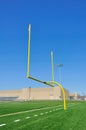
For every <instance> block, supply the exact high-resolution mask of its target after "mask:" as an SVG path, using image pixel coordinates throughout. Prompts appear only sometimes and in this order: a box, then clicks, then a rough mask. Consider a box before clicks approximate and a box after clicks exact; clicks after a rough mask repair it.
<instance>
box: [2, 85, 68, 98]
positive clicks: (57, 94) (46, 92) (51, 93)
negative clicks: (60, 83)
mask: <svg viewBox="0 0 86 130" xmlns="http://www.w3.org/2000/svg"><path fill="white" fill-rule="evenodd" d="M66 95H67V97H68V95H69V92H68V91H66ZM0 97H18V98H17V100H56V99H58V100H60V99H62V92H61V89H60V88H59V87H46V88H23V89H22V90H3V91H0Z"/></svg>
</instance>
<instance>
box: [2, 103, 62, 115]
mask: <svg viewBox="0 0 86 130" xmlns="http://www.w3.org/2000/svg"><path fill="white" fill-rule="evenodd" d="M60 106H63V105H58V106H53V107H44V108H38V109H33V110H27V111H21V112H15V113H9V114H4V115H0V117H4V116H12V115H17V114H22V113H27V112H33V111H39V110H44V109H49V108H55V107H60Z"/></svg>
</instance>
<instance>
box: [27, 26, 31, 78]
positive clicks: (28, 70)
mask: <svg viewBox="0 0 86 130" xmlns="http://www.w3.org/2000/svg"><path fill="white" fill-rule="evenodd" d="M30 36H31V24H29V26H28V63H27V77H29V76H30Z"/></svg>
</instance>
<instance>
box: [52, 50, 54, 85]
mask: <svg viewBox="0 0 86 130" xmlns="http://www.w3.org/2000/svg"><path fill="white" fill-rule="evenodd" d="M51 65H52V82H54V56H53V52H52V51H51ZM52 84H53V83H52Z"/></svg>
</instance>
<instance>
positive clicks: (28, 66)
mask: <svg viewBox="0 0 86 130" xmlns="http://www.w3.org/2000/svg"><path fill="white" fill-rule="evenodd" d="M28 32H29V39H28V64H27V78H29V79H32V80H35V81H37V82H40V83H43V84H46V85H48V86H51V87H55V85H57V86H58V87H60V89H61V91H62V95H63V100H64V110H66V94H65V90H64V88H63V87H62V85H61V84H59V83H58V82H55V81H54V59H53V52H51V60H52V81H49V82H47V81H42V80H40V79H37V78H34V77H32V76H31V75H30V35H31V24H29V28H28Z"/></svg>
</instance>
